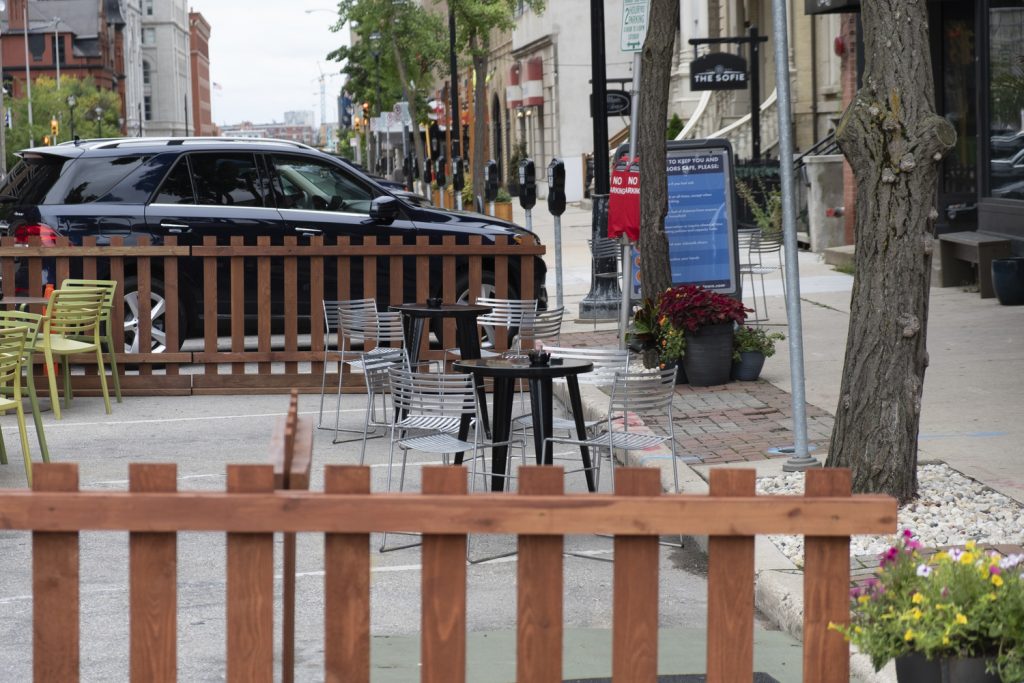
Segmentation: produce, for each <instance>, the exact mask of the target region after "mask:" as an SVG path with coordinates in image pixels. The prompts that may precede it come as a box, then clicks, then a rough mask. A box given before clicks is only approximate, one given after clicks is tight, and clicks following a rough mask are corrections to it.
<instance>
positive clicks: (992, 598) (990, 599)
mask: <svg viewBox="0 0 1024 683" xmlns="http://www.w3.org/2000/svg"><path fill="white" fill-rule="evenodd" d="M988 599H989V602H995V599H996V594H995V593H989V594H988Z"/></svg>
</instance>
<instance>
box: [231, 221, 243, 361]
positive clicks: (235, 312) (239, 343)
mask: <svg viewBox="0 0 1024 683" xmlns="http://www.w3.org/2000/svg"><path fill="white" fill-rule="evenodd" d="M244 239H245V238H244V237H241V236H239V235H235V236H234V237H232V238H231V246H232V247H240V246H242V243H243V241H244ZM228 261H229V267H230V273H231V275H230V277H231V280H230V282H231V284H230V287H231V292H230V296H231V350H232V351H234V352H236V353H237V352H239V351H243V350H244V349H245V258H243V256H242V255H241V254H238V255H235V256H231V257H230V258H229V259H228ZM244 373H245V363H232V364H231V374H232V375H241V374H244Z"/></svg>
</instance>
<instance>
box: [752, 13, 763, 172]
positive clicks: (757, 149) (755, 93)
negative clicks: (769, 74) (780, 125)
mask: <svg viewBox="0 0 1024 683" xmlns="http://www.w3.org/2000/svg"><path fill="white" fill-rule="evenodd" d="M750 156H751V157H752V158H753V159H754V161H758V160H759V159H760V158H761V41H760V40H758V35H757V27H756V26H751V27H750Z"/></svg>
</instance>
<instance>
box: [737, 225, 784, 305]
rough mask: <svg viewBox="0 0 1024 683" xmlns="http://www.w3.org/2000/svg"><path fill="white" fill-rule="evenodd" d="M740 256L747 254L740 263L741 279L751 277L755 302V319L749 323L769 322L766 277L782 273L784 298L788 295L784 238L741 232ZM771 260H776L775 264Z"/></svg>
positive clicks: (752, 231)
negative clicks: (777, 272)
mask: <svg viewBox="0 0 1024 683" xmlns="http://www.w3.org/2000/svg"><path fill="white" fill-rule="evenodd" d="M744 245H745V246H744ZM740 254H741V255H742V254H746V260H745V262H743V261H741V263H740V278H741V279H742V278H743V276H750V291H751V295H752V298H753V300H754V318H753V319H751V320H748V322H754V323H758V322H767V321H768V295H767V292H766V291H765V286H764V276H765V275H769V274H771V273H774V272H775V271H780V273H781V275H782V295H783V298H785V295H786V272H785V269H784V268H783V263H782V238H781V237H778V236H765V235H764V234H762V233H761V231H760V230H749V231H740ZM771 260H774V263H772V262H771ZM755 276H756V277H758V278H759V279H760V290H761V304H762V306H763V308H762V307H761V306H758V303H757V290H758V288H757V286H756V284H755V281H754V277H755Z"/></svg>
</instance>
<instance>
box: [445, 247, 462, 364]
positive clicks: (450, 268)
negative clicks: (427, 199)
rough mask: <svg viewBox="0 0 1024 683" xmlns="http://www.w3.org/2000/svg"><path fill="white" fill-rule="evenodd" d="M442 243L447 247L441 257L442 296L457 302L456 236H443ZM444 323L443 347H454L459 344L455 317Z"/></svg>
mask: <svg viewBox="0 0 1024 683" xmlns="http://www.w3.org/2000/svg"><path fill="white" fill-rule="evenodd" d="M441 243H442V245H443V246H444V247H445V255H444V256H442V257H441V283H442V285H441V286H442V291H441V297H442V299H443V300H444V301H445V303H455V299H456V297H458V296H459V292H457V291H456V282H455V278H456V271H455V256H454V255H453V254H452V253H451V251H450V250H451V249H453V248H454V247H455V236H454V235H450V236H446V237H443V238H442V239H441ZM442 323H443V324H442V326H441V327H442V329H443V334H442V337H443V339H442V347H443V348H446V349H453V348H455V347H456V346H457V344H456V343H455V319H454V318H444V319H443V321H442Z"/></svg>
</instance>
